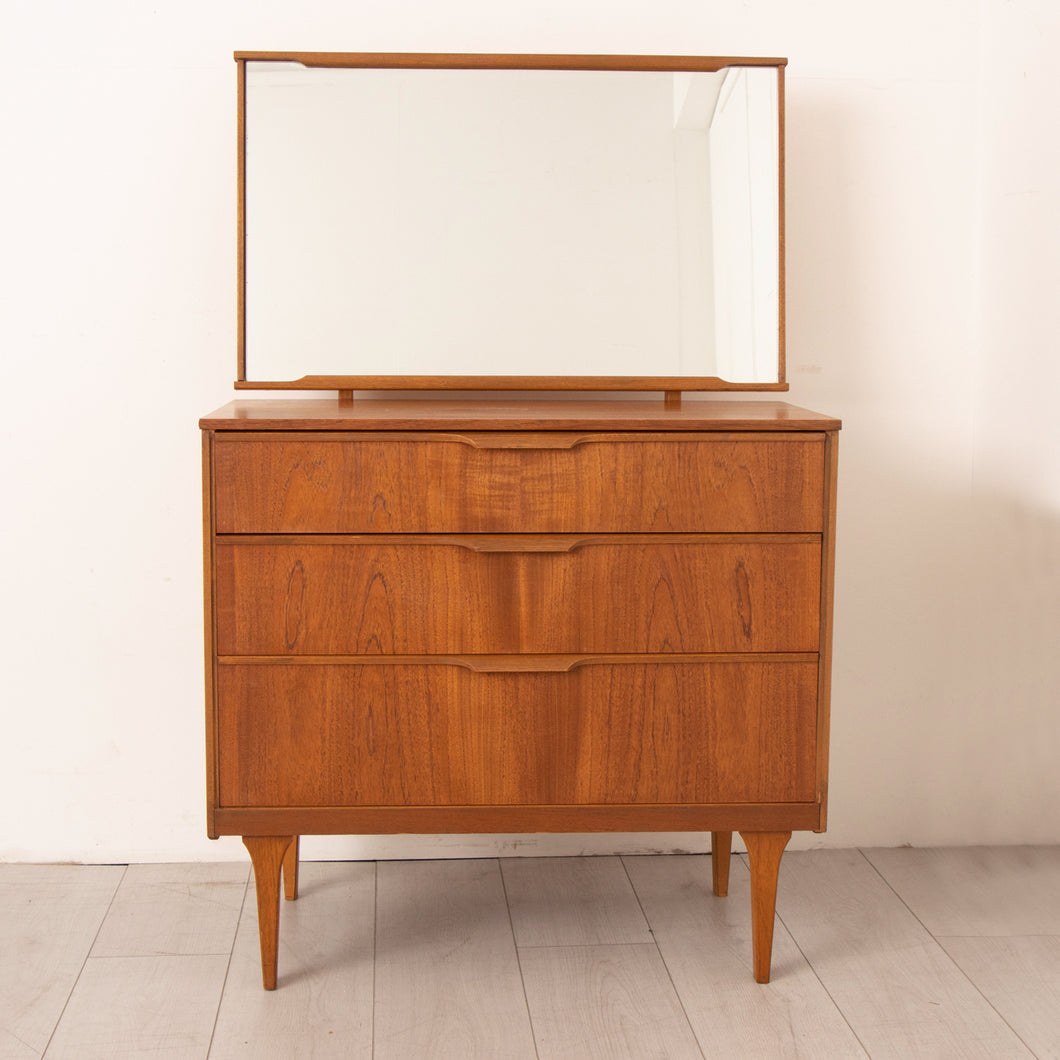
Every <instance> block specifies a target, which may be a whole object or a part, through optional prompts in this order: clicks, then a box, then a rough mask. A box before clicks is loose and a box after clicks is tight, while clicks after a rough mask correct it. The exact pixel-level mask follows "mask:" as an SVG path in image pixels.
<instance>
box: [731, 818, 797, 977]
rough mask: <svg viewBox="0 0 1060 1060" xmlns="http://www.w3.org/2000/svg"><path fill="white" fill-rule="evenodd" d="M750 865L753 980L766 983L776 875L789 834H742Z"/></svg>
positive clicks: (775, 893)
mask: <svg viewBox="0 0 1060 1060" xmlns="http://www.w3.org/2000/svg"><path fill="white" fill-rule="evenodd" d="M740 835H741V837H742V838H743V841H744V843H746V844H747V859H748V861H749V862H750V866H751V945H752V949H753V952H754V973H755V981H756V982H759V983H768V982H769V965H770V962H771V961H772V958H773V920H774V918H775V916H776V911H777V874H778V873H779V872H780V856H781V854H783V853H784V848H785V847H786V846H787V845H788V840H789V839H790V838H791V833H790V832H741V833H740Z"/></svg>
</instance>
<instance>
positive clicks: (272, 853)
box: [243, 835, 294, 990]
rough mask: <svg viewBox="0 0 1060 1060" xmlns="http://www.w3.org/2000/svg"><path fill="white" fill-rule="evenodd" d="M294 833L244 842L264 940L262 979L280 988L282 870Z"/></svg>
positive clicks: (249, 838) (270, 987) (268, 986)
mask: <svg viewBox="0 0 1060 1060" xmlns="http://www.w3.org/2000/svg"><path fill="white" fill-rule="evenodd" d="M293 841H294V836H289V835H280V836H271V835H270V836H249V835H245V836H243V845H244V846H245V847H246V848H247V851H248V852H249V854H250V860H251V863H252V864H253V866H254V893H255V896H256V898H257V904H258V939H259V942H260V943H261V982H262V985H263V986H264V987H265V989H266V990H275V989H276V968H277V942H278V940H279V933H280V870H281V868H282V866H283V859H284V855H285V854H286V853H287V848H288V847H289V846H290V845H291V843H292V842H293Z"/></svg>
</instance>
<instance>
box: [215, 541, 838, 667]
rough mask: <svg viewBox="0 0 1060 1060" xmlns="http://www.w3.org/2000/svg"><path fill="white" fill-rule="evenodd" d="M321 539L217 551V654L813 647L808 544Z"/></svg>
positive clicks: (815, 608)
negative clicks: (556, 545)
mask: <svg viewBox="0 0 1060 1060" xmlns="http://www.w3.org/2000/svg"><path fill="white" fill-rule="evenodd" d="M786 537H791V538H793V539H794V540H791V541H788V540H786V539H785V538H786ZM328 540H329V543H324V544H319V543H317V542H316V540H315V539H310V540H309V541H305V540H300V539H297V538H290V539H279V540H277V539H275V538H271V537H265V538H260V539H256V538H237V539H236V541H238V542H239V543H237V544H230V543H229V539H222V540H221V541H220V542H219V543H218V545H217V560H216V561H217V627H218V629H217V648H218V652H219V653H220V654H221V655H282V654H285V653H291V654H297V655H362V654H384V655H395V654H396V655H420V654H439V653H441V654H444V653H447V652H451V653H458V654H461V653H482V654H503V653H509V652H513V653H514V652H530V653H557V652H558V653H564V652H566V653H569V652H575V653H579V652H592V653H606V652H619V653H632V652H712V651H720V652H740V651H747V652H816V651H817V644H818V623H819V611H820V600H819V591H820V582H821V571H820V552H821V547H820V539H819V537H817V536H816V535H804V536H801V535H785V536H781V535H777V537H775V538H771V539H766V540H758V539H757V538H755V537H752V536H750V535H748V536H747V537H745V538H735V539H733V538H726V539H723V540H721V541H715V539H713V538H709V537H695V538H684V539H679V540H677V541H672V540H670V539H669V538H668V537H665V536H658V537H656V536H650V537H648V539H647V540H646V541H643V542H641V541H638V540H636V539H634V540H632V541H631V540H630V539H629V538H623V537H618V536H615V537H608V538H598V539H589V540H588V543H586V544H581V545H577V546H575V547H574V548H572V550H571V551H556V552H548V551H540V552H535V551H530V552H523V551H518V550H515V551H512V552H504V551H498V552H495V551H482V552H479V551H475V550H474V547H473V546H474V545H475V544H477V543H478V542H479V541H481V539H480V538H467V539H464V542H460V539H453V540H454V541H456V542H459V543H445V542H443V543H433V542H432V541H431V539H430V538H429V537H427V538H417V539H413V541H412V543H410V542H409V541H408V540H407V539H405V538H402V537H390V536H384V535H377V536H375V537H359V538H352V539H343V538H332V539H328ZM487 540H488V541H489V543H490V544H491V545H496V539H487ZM531 541H532V539H531ZM347 542H349V543H347ZM465 542H470V546H468V545H467V544H466V543H465ZM560 544H562V539H561V542H560ZM502 545H503V542H502ZM498 547H501V546H498ZM514 547H515V546H513V548H514Z"/></svg>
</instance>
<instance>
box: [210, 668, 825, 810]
mask: <svg viewBox="0 0 1060 1060" xmlns="http://www.w3.org/2000/svg"><path fill="white" fill-rule="evenodd" d="M217 679H218V714H219V737H220V749H221V767H220V778H219V779H220V797H221V804H222V805H223V806H247V807H264V806H275V807H283V806H292V807H297V806H304V807H316V806H376V805H382V806H445V805H451V806H469V805H496V806H505V805H507V806H518V805H541V804H557V805H558V804H586V805H590V804H637V803H643V804H659V803H711V802H727V803H733V802H748V803H750V802H798V801H804V802H809V801H811V800H812V799H813V797H814V785H815V767H816V758H815V746H816V741H815V738H814V730H815V726H816V711H817V659H816V656H810V657H809V659H808V661H805V662H799V661H795V662H773V661H747V662H692V663H689V662H682V661H669V662H655V661H646V662H639V663H617V664H612V663H607V662H593V663H592V664H590V665H586V666H579V667H576V668H574V669H573V670H571V671H570V672H569V673H487V674H481V673H475V672H472V671H470V670H467V669H465V668H463V667H461V666H452V665H445V664H442V665H439V664H437V663H424V662H416V663H411V664H409V663H402V662H400V661H395V663H394V664H387V665H382V664H375V665H350V664H338V663H335V664H331V665H290V664H281V663H278V664H274V665H244V664H241V663H228V664H226V665H222V666H219V667H218V674H217Z"/></svg>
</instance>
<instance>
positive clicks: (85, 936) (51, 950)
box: [0, 865, 125, 1060]
mask: <svg viewBox="0 0 1060 1060" xmlns="http://www.w3.org/2000/svg"><path fill="white" fill-rule="evenodd" d="M124 873H125V867H124V866H117V865H80V866H74V865H2V866H0V1057H2V1058H3V1060H22V1058H23V1057H26V1058H33V1057H40V1056H41V1054H42V1053H43V1052H44V1049H45V1046H47V1044H48V1039H49V1038H51V1036H52V1032H53V1031H54V1030H55V1025H56V1023H57V1022H58V1021H59V1017H60V1016H61V1015H62V1012H63V1007H64V1006H65V1005H66V1002H67V1000H68V998H69V997H70V992H71V991H72V990H73V988H74V984H75V983H76V982H77V977H78V975H79V974H80V972H81V968H82V966H83V965H84V963H85V958H86V957H87V956H88V952H89V950H90V949H91V947H92V941H93V940H94V939H95V937H96V933H97V932H98V931H99V928H100V925H101V924H102V923H103V918H104V917H105V916H106V914H107V909H108V908H109V906H110V903H111V901H112V899H113V898H114V893H115V891H116V890H117V889H118V885H119V883H120V882H121V878H122V876H123V875H124Z"/></svg>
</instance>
